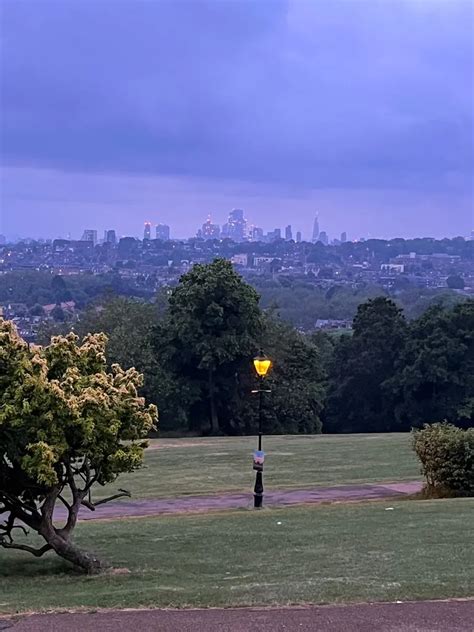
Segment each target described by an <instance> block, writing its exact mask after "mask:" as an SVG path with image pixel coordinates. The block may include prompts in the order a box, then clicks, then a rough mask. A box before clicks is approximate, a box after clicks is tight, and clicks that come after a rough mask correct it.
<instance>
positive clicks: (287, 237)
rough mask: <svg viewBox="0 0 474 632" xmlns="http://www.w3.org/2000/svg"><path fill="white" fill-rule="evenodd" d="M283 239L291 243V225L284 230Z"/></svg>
mask: <svg viewBox="0 0 474 632" xmlns="http://www.w3.org/2000/svg"><path fill="white" fill-rule="evenodd" d="M285 239H286V241H291V240H292V239H293V232H292V230H291V224H288V226H287V227H286V228H285Z"/></svg>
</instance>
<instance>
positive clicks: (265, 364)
mask: <svg viewBox="0 0 474 632" xmlns="http://www.w3.org/2000/svg"><path fill="white" fill-rule="evenodd" d="M253 365H254V367H255V371H256V372H257V376H258V389H257V390H255V391H252V393H258V396H259V400H258V450H257V451H256V452H255V454H254V459H253V469H254V470H256V472H257V475H256V477H255V487H254V489H253V492H254V493H253V506H254V507H255V508H256V509H259V508H260V507H261V506H262V504H263V463H264V460H265V455H264V454H263V452H262V434H263V432H262V430H263V391H264V388H263V383H264V380H265V376H266V374H267V373H268V370H269V368H270V367H271V365H272V362H271V360H269V359H268V358H266V357H265V356H264V355H263V352H262V351H260V354H259V355H258V356H257V357H256V358H254V361H253ZM267 392H268V393H269V392H270V391H267Z"/></svg>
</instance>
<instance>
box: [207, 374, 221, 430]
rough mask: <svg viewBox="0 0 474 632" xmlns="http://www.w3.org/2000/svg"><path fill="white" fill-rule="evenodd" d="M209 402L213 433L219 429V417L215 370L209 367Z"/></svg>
mask: <svg viewBox="0 0 474 632" xmlns="http://www.w3.org/2000/svg"><path fill="white" fill-rule="evenodd" d="M209 404H210V409H211V434H213V435H214V434H217V433H218V431H219V419H218V417H217V407H216V400H215V396H214V371H213V369H209Z"/></svg>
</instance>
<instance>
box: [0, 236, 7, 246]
mask: <svg viewBox="0 0 474 632" xmlns="http://www.w3.org/2000/svg"><path fill="white" fill-rule="evenodd" d="M6 243H7V238H6V237H5V235H0V246H4V245H5V244H6Z"/></svg>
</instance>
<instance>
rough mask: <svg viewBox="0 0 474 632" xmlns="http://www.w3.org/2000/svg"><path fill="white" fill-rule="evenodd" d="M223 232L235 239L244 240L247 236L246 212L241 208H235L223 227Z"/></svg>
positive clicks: (224, 234)
mask: <svg viewBox="0 0 474 632" xmlns="http://www.w3.org/2000/svg"><path fill="white" fill-rule="evenodd" d="M222 234H223V236H225V237H229V239H233V240H234V241H244V240H245V239H246V237H247V220H246V219H245V218H244V212H243V210H242V209H240V208H234V209H233V210H232V211H231V212H230V213H229V219H228V220H227V224H225V225H224V227H223V229H222Z"/></svg>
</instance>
